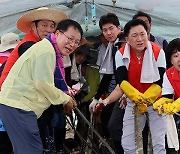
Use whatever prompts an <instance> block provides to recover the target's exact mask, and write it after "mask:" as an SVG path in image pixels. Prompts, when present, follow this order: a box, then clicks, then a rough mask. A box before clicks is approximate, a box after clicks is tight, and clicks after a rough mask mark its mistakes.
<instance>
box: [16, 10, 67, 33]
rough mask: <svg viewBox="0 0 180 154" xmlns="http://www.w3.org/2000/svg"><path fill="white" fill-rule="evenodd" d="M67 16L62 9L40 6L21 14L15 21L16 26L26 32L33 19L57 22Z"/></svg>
mask: <svg viewBox="0 0 180 154" xmlns="http://www.w3.org/2000/svg"><path fill="white" fill-rule="evenodd" d="M67 18H68V16H67V15H66V14H65V13H64V12H62V11H59V10H55V9H50V8H47V7H42V8H38V9H37V10H33V11H30V12H28V13H26V14H24V15H23V16H21V17H20V18H19V19H18V21H17V28H18V29H19V30H20V31H22V32H24V33H28V32H29V30H30V29H31V23H32V22H33V21H35V20H52V21H54V22H55V23H56V24H58V23H59V22H60V21H61V20H64V19H67Z"/></svg>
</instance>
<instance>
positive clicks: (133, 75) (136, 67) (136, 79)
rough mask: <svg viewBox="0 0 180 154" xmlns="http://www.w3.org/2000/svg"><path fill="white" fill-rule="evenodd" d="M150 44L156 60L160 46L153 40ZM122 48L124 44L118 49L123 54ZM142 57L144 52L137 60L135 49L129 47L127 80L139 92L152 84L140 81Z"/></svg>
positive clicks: (142, 91)
mask: <svg viewBox="0 0 180 154" xmlns="http://www.w3.org/2000/svg"><path fill="white" fill-rule="evenodd" d="M151 45H152V51H153V53H154V57H155V60H156V61H157V59H158V56H159V53H160V50H161V48H160V47H159V46H158V45H156V44H155V43H153V42H151ZM124 48H125V46H123V47H122V48H121V49H120V52H121V54H122V55H123V54H124ZM143 58H144V53H143V54H142V56H141V58H140V60H138V58H137V56H136V53H135V51H134V50H133V49H132V48H131V49H130V63H129V68H128V81H129V83H130V84H131V85H132V86H133V87H134V88H136V89H137V90H139V91H140V92H141V93H144V92H145V91H146V90H147V89H148V88H149V87H150V86H151V85H152V83H140V78H141V69H142V62H143Z"/></svg>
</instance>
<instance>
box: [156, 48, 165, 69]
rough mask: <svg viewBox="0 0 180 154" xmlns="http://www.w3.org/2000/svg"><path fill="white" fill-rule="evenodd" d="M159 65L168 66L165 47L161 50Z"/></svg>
mask: <svg viewBox="0 0 180 154" xmlns="http://www.w3.org/2000/svg"><path fill="white" fill-rule="evenodd" d="M157 66H158V67H163V68H166V57H165V53H164V50H163V49H161V50H160V53H159V56H158V59H157Z"/></svg>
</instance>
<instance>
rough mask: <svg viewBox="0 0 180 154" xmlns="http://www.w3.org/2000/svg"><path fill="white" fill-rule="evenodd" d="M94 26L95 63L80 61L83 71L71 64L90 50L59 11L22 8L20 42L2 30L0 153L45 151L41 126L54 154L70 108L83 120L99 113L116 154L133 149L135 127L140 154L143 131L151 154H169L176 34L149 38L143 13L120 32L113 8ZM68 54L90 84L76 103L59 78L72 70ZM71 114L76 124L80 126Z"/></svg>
mask: <svg viewBox="0 0 180 154" xmlns="http://www.w3.org/2000/svg"><path fill="white" fill-rule="evenodd" d="M99 27H100V29H101V31H102V34H101V36H100V37H101V44H100V46H99V47H98V57H97V62H96V64H97V65H96V67H95V66H93V67H92V66H90V65H85V66H86V67H85V69H86V71H85V72H86V73H83V69H82V68H81V67H79V66H80V65H81V64H82V63H84V62H85V61H86V60H88V58H87V55H88V53H89V52H90V49H89V47H87V46H86V44H87V41H85V42H84V39H83V38H82V36H83V30H82V28H81V26H80V24H79V23H78V22H76V21H74V20H71V19H69V18H68V16H67V15H66V14H65V13H64V12H62V11H59V10H54V9H49V8H44V7H43V8H39V9H37V10H33V11H30V12H28V13H26V14H24V15H23V16H22V17H20V18H19V19H18V21H17V28H18V29H19V30H20V31H22V32H24V33H25V34H26V35H25V37H24V38H23V39H22V40H21V41H20V39H19V37H18V35H16V34H13V33H9V34H5V35H4V37H6V38H5V39H4V40H5V41H4V42H3V37H1V46H0V49H1V53H2V55H1V53H0V56H1V57H3V58H1V59H2V60H1V59H0V63H1V66H0V68H1V69H2V74H1V78H0V88H1V92H0V119H1V120H2V123H3V126H4V128H5V131H0V153H1V151H2V150H4V149H5V151H3V152H4V153H6V152H8V151H10V152H12V151H13V153H14V154H25V153H26V154H41V153H46V152H47V151H46V149H47V143H46V142H47V140H46V138H47V134H46V133H47V131H46V129H48V128H50V127H52V130H53V133H52V134H53V136H54V140H55V148H56V151H57V152H58V151H59V152H60V150H61V149H62V146H63V145H62V143H63V139H64V137H65V133H66V128H65V123H66V122H65V121H66V120H65V113H64V112H66V113H69V112H71V110H72V109H74V108H75V107H76V106H78V107H79V108H81V109H84V114H87V112H88V114H87V118H88V119H89V116H90V115H89V111H90V113H91V114H94V113H95V112H100V113H101V115H100V116H101V121H102V123H103V128H102V131H103V132H101V134H102V135H103V136H105V137H107V138H111V139H112V140H113V145H114V146H113V147H114V150H115V152H116V153H117V154H122V153H125V154H135V153H136V151H137V150H139V149H138V148H139V147H138V145H137V142H140V140H141V137H140V138H137V137H136V131H137V130H136V129H137V128H138V130H139V131H140V134H142V136H143V141H142V142H143V149H140V152H141V153H143V152H144V153H147V150H148V148H147V144H148V143H147V140H148V129H150V132H151V139H152V150H153V153H154V154H157V153H159V154H165V153H166V152H167V153H168V152H169V151H170V152H171V153H177V150H178V148H179V145H178V141H177V140H175V143H174V139H172V137H171V135H170V134H168V133H171V132H170V131H169V130H168V127H169V126H168V125H170V123H171V124H173V125H175V123H174V119H173V117H172V116H170V115H172V114H174V113H175V112H179V111H180V100H179V95H180V94H179V93H180V90H179V87H178V81H179V79H180V77H179V74H180V73H179V72H180V62H179V61H180V54H179V53H180V38H176V39H174V40H172V41H171V42H170V43H169V44H168V42H167V41H166V40H165V39H163V38H161V37H156V36H153V35H152V34H151V33H150V29H151V17H150V16H149V15H148V14H146V13H144V12H138V13H137V14H136V15H134V16H133V19H132V20H130V21H129V22H127V24H126V25H125V26H124V30H123V32H122V30H121V26H120V22H119V19H118V17H117V16H116V15H115V14H113V13H108V14H106V15H103V16H101V18H100V21H99ZM7 40H8V41H9V42H8V43H9V44H8V45H7V42H6V41H7ZM3 43H4V44H3ZM3 45H4V46H6V48H3ZM73 52H75V53H73ZM72 54H74V56H71V55H72ZM69 56H70V59H71V60H70V61H71V62H70V63H73V58H74V60H75V66H76V67H74V66H72V68H73V69H74V70H79V69H80V74H78V75H81V73H82V75H84V74H86V75H84V76H85V79H86V83H88V85H89V87H90V88H89V91H88V93H87V94H86V96H83V97H82V98H81V100H80V104H79V103H78V104H77V102H76V101H75V99H74V98H76V97H74V96H73V95H74V94H73V93H72V89H71V88H72V87H71V86H72V84H70V82H69V80H67V78H70V79H73V78H72V77H73V73H74V72H73V69H72V68H71V70H70V71H67V70H68V69H67V68H68V67H67V66H66V65H67V63H66V62H65V57H69ZM166 62H167V64H168V65H167V66H166ZM171 65H173V66H172V67H171ZM77 67H79V68H77ZM169 67H170V68H169ZM166 68H169V69H166ZM81 71H82V72H81ZM76 73H77V72H75V74H74V76H75V77H77V74H76ZM90 76H92V78H93V79H92V78H91V79H90ZM77 79H78V80H79V76H78V77H77ZM75 96H76V95H75ZM91 100H92V101H91ZM119 100H120V101H119ZM87 107H88V108H89V111H87ZM169 114H170V115H169ZM94 116H95V115H94ZM147 119H148V122H146V121H147ZM78 120H79V124H78V125H77V126H78V127H77V130H78V129H81V126H82V125H83V124H84V123H83V121H81V118H80V117H79V118H78ZM137 120H139V121H140V125H138V127H136V126H137ZM85 127H86V126H85ZM140 127H141V128H140ZM144 127H145V128H146V127H147V129H144V130H143V128H144ZM83 128H84V127H83ZM174 128H175V129H174V130H173V131H177V130H176V127H174ZM171 130H172V129H171ZM48 133H51V132H50V131H48ZM173 133H175V132H173ZM84 136H86V134H84ZM175 137H177V132H176V133H175ZM166 140H167V145H168V146H167V148H166V147H165V146H166V144H165V142H166ZM1 142H2V143H1ZM170 142H171V143H170ZM11 144H12V145H11ZM177 145H178V146H177ZM169 154H170V153H169Z"/></svg>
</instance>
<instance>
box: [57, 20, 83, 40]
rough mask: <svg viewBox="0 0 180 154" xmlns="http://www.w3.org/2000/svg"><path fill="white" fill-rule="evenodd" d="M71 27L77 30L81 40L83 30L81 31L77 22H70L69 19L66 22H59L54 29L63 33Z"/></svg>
mask: <svg viewBox="0 0 180 154" xmlns="http://www.w3.org/2000/svg"><path fill="white" fill-rule="evenodd" d="M71 26H72V27H74V28H75V29H78V31H79V32H80V34H81V38H82V35H83V30H82V27H81V25H80V24H79V23H78V22H76V21H74V20H71V19H66V20H62V21H60V22H59V23H58V25H57V27H56V31H57V30H59V31H63V32H65V31H67V29H68V28H69V27H71Z"/></svg>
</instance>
